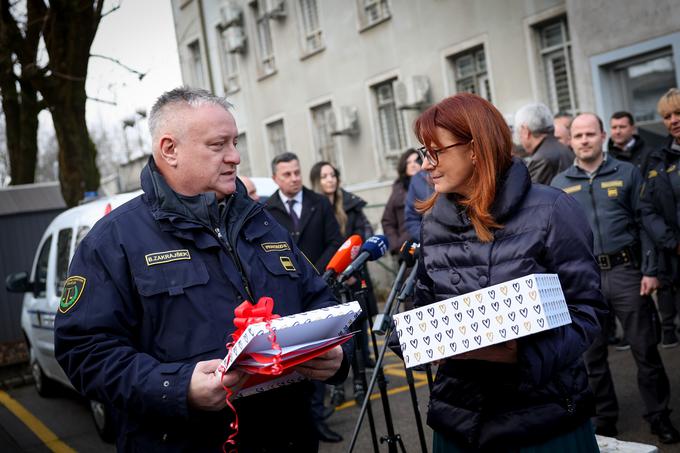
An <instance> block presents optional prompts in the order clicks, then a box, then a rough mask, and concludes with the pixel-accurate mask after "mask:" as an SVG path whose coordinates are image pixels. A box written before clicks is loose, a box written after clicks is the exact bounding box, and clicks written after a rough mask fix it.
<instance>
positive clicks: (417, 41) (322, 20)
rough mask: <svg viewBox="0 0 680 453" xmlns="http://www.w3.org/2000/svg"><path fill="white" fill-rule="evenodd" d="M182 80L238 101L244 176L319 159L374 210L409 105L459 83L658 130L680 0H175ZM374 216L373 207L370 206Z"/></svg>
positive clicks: (401, 146)
mask: <svg viewBox="0 0 680 453" xmlns="http://www.w3.org/2000/svg"><path fill="white" fill-rule="evenodd" d="M172 4H173V13H174V21H175V30H176V36H177V43H178V48H179V54H180V64H181V68H182V75H183V80H184V83H185V84H186V85H190V86H195V87H202V88H206V89H208V90H210V91H212V92H214V93H217V94H222V95H225V96H227V98H228V99H229V100H230V101H231V102H232V104H234V107H235V109H234V112H235V117H236V121H237V125H238V128H239V131H240V134H241V135H240V137H239V145H238V147H239V149H240V151H241V154H242V165H241V170H240V171H241V172H242V173H243V174H250V175H255V176H267V175H269V174H270V170H269V162H270V161H271V159H272V158H273V157H274V156H275V155H276V154H278V153H281V152H283V151H285V150H290V151H294V152H295V153H297V154H298V155H299V156H300V159H301V165H302V169H303V174H304V175H305V179H307V173H308V171H309V169H310V167H311V166H312V165H313V164H314V163H315V162H316V161H318V160H322V159H323V160H329V161H331V162H333V163H335V164H336V165H337V166H338V167H339V169H340V172H341V174H342V179H343V184H344V185H345V187H349V188H350V190H353V191H354V192H356V193H358V194H359V195H360V196H362V197H363V198H365V199H366V200H368V201H369V203H371V204H373V205H377V204H380V203H384V202H385V201H386V199H387V196H388V194H389V187H390V185H391V181H392V180H393V179H394V177H395V176H396V172H395V169H394V166H395V163H396V159H397V157H398V156H399V154H400V153H401V152H402V151H404V150H405V149H407V148H409V147H416V146H419V144H418V143H417V141H416V140H415V137H414V135H413V132H412V124H413V120H414V119H415V117H416V116H417V115H418V113H419V112H420V111H422V110H423V109H424V108H426V107H427V106H428V105H431V104H432V103H434V102H437V101H438V100H441V99H442V98H444V97H446V96H449V95H451V94H455V93H456V92H460V91H471V92H474V93H477V94H479V95H481V96H483V97H485V98H487V99H489V100H490V101H491V102H493V103H494V104H495V105H496V106H497V107H498V108H499V110H500V111H501V112H502V113H503V114H504V115H505V116H506V118H507V119H508V120H509V121H510V120H511V118H512V117H513V115H514V112H515V111H516V110H517V109H518V108H519V107H520V106H522V105H523V104H525V103H527V102H531V101H542V102H545V103H546V104H547V105H548V106H550V107H551V109H552V110H553V111H554V112H555V113H556V112H558V111H562V112H570V113H573V112H578V111H595V112H597V113H599V114H600V115H602V116H603V117H604V118H605V119H606V118H608V117H609V115H611V113H612V112H614V111H616V110H620V109H626V110H630V111H632V112H633V113H634V115H635V116H636V118H637V120H638V124H639V126H640V127H643V128H649V129H651V130H656V131H659V132H661V133H664V134H665V131H663V130H662V128H661V126H660V118H658V115H657V114H656V111H655V107H656V101H657V100H658V98H659V96H660V95H661V94H662V93H663V92H665V91H666V90H667V89H668V88H670V87H672V86H679V85H680V72H679V71H678V69H677V65H678V62H679V61H680V0H655V1H654V2H641V1H638V0H566V1H565V0H532V1H525V0H508V1H500V0H498V1H494V0H476V1H472V0H446V1H444V0H417V1H416V0H172ZM369 216H370V217H371V219H372V220H373V221H374V222H376V221H377V219H379V216H380V212H379V210H378V209H375V210H374V212H369Z"/></svg>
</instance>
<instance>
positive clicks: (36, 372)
mask: <svg viewBox="0 0 680 453" xmlns="http://www.w3.org/2000/svg"><path fill="white" fill-rule="evenodd" d="M31 374H32V375H33V385H34V387H35V390H36V391H37V392H38V395H40V396H42V397H43V398H49V397H50V396H54V395H56V393H57V388H58V387H57V386H58V384H57V383H56V382H55V381H53V380H52V379H50V378H48V377H47V375H46V374H45V372H44V371H43V369H42V367H41V366H40V364H39V363H38V361H37V360H36V359H33V360H31Z"/></svg>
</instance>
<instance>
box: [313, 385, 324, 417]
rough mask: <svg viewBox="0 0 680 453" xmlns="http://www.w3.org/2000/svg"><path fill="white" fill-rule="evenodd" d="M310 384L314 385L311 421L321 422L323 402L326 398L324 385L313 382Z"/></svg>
mask: <svg viewBox="0 0 680 453" xmlns="http://www.w3.org/2000/svg"><path fill="white" fill-rule="evenodd" d="M312 384H313V385H314V392H313V393H312V400H311V411H312V419H313V420H314V421H315V422H317V421H318V422H320V421H323V411H324V408H325V406H324V403H323V400H324V398H325V397H326V384H324V383H323V382H321V381H314V380H312Z"/></svg>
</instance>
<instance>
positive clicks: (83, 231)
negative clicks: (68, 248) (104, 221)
mask: <svg viewBox="0 0 680 453" xmlns="http://www.w3.org/2000/svg"><path fill="white" fill-rule="evenodd" d="M89 232H90V227H89V226H87V225H81V226H79V227H78V234H76V245H75V246H74V247H73V250H75V249H77V248H78V246H79V245H80V241H82V240H83V239H85V236H87V233H89Z"/></svg>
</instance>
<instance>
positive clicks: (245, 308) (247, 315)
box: [221, 297, 283, 453]
mask: <svg viewBox="0 0 680 453" xmlns="http://www.w3.org/2000/svg"><path fill="white" fill-rule="evenodd" d="M273 310H274V299H272V298H271V297H260V300H259V301H257V304H255V305H253V304H251V303H250V302H249V301H247V300H244V301H243V302H242V303H241V305H239V306H238V307H236V308H235V309H234V315H235V316H234V325H235V326H236V331H235V332H234V333H232V334H231V339H232V341H231V342H230V343H229V344H227V350H228V351H229V354H231V348H232V347H233V346H234V343H236V342H237V341H238V339H239V338H241V335H243V332H245V330H246V329H247V328H248V326H249V325H251V324H256V323H258V322H265V323H266V324H265V328H266V329H267V332H269V333H268V334H267V339H268V340H269V342H270V343H271V345H272V349H274V350H275V351H278V354H277V355H276V356H274V357H273V359H272V365H271V374H273V375H277V374H281V373H282V372H283V368H282V367H281V346H280V345H279V344H278V343H277V342H276V332H274V330H272V326H271V321H272V320H274V319H277V318H280V316H279V315H275V314H273V313H272V311H273ZM221 373H222V376H221V380H223V379H224V374H225V373H226V370H224V369H222V370H221ZM222 387H224V390H225V391H226V392H227V396H226V402H227V406H229V408H230V409H231V411H232V412H233V413H234V421H233V422H232V423H231V424H230V426H229V427H230V428H231V429H232V430H233V432H232V434H231V435H230V436H229V438H228V439H227V440H226V442H224V444H223V445H222V451H223V452H224V453H227V449H228V448H229V452H230V453H237V445H236V436H237V435H238V414H237V413H236V408H235V407H234V405H233V404H232V403H231V397H232V395H233V394H234V392H233V391H232V390H231V389H230V388H229V387H228V386H226V385H224V383H222Z"/></svg>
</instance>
